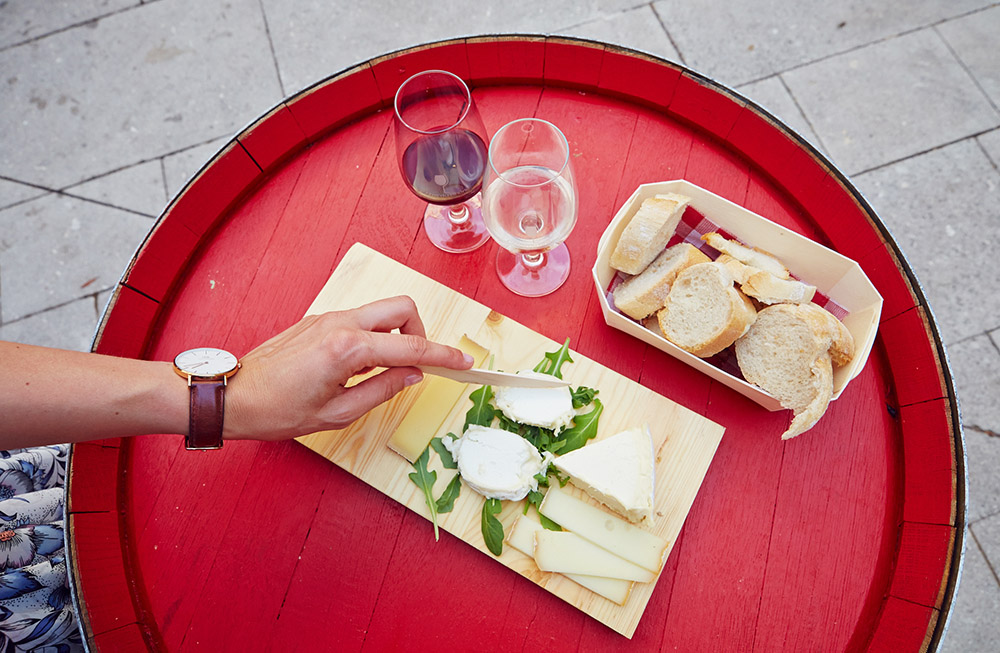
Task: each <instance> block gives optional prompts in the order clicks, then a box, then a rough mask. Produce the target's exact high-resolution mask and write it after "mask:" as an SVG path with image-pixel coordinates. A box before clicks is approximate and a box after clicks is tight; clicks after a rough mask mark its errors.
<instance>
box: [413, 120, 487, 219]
mask: <svg viewBox="0 0 1000 653" xmlns="http://www.w3.org/2000/svg"><path fill="white" fill-rule="evenodd" d="M399 165H400V169H401V170H402V172H403V178H404V179H405V180H406V182H407V183H408V184H409V185H410V187H411V188H412V189H413V192H414V193H416V194H417V196H418V197H420V198H421V199H424V200H427V201H428V202H430V203H431V204H445V205H448V204H458V203H460V202H464V201H466V200H468V199H470V198H471V197H473V196H474V195H475V194H476V193H478V192H479V190H480V188H482V185H483V172H485V170H486V144H485V143H483V140H482V139H481V138H479V136H478V135H476V134H475V133H473V132H471V131H469V130H467V129H454V130H451V131H447V132H444V133H441V134H432V135H429V136H421V137H419V138H418V139H417V140H415V141H413V142H412V143H410V145H409V147H407V148H406V151H405V152H403V158H402V160H401V161H400V164H399Z"/></svg>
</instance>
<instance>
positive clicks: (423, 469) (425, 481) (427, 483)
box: [409, 448, 439, 542]
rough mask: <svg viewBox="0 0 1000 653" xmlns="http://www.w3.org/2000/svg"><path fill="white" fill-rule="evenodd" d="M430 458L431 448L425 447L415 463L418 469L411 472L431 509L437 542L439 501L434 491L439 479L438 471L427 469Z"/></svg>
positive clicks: (410, 475) (414, 465) (413, 479)
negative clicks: (436, 499)
mask: <svg viewBox="0 0 1000 653" xmlns="http://www.w3.org/2000/svg"><path fill="white" fill-rule="evenodd" d="M428 460H430V448H427V449H424V452H423V453H422V454H420V457H419V458H417V460H416V462H414V463H413V467H414V469H416V470H417V471H415V472H410V474H409V477H410V480H411V481H413V482H414V484H416V486H417V487H418V488H420V490H421V491H422V492H423V493H424V501H426V502H427V508H428V510H430V511H431V521H432V522H433V523H434V541H435V542H437V541H438V539H439V533H438V522H437V514H438V511H437V502H436V501H435V500H434V495H433V494H432V491H433V489H434V482H435V481H437V472H435V471H433V470H428V469H427V461H428Z"/></svg>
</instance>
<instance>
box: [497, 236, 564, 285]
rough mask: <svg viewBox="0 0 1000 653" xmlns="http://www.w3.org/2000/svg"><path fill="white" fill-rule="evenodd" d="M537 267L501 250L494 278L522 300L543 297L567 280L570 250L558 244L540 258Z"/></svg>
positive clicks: (520, 256) (520, 255) (498, 254)
mask: <svg viewBox="0 0 1000 653" xmlns="http://www.w3.org/2000/svg"><path fill="white" fill-rule="evenodd" d="M541 256H542V260H541V262H540V263H539V264H538V265H537V266H532V265H531V264H530V261H525V260H524V259H525V257H524V254H515V253H513V252H510V251H507V250H506V249H503V248H500V250H499V251H498V252H497V276H499V277H500V281H501V282H503V285H505V286H507V288H508V289H509V290H510V291H511V292H513V293H517V294H518V295H521V296H522V297H543V296H545V295H548V294H549V293H551V292H554V291H555V290H556V289H558V288H559V286H561V285H563V283H565V282H566V279H568V278H569V268H570V265H569V249H567V248H566V244H565V243H560V244H559V246H558V247H556V248H555V249H551V250H549V251H547V252H545V253H544V254H542V255H541Z"/></svg>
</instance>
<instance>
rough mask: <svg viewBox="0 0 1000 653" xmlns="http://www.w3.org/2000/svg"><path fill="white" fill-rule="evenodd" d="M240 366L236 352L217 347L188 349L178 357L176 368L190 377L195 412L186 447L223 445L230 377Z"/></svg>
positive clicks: (188, 379) (192, 409)
mask: <svg viewBox="0 0 1000 653" xmlns="http://www.w3.org/2000/svg"><path fill="white" fill-rule="evenodd" d="M240 366H241V365H240V362H239V361H238V360H237V359H236V356H233V355H232V354H230V353H229V352H228V351H225V350H223V349H215V348H214V347H198V348H196V349H188V350H187V351H182V352H181V353H179V354H177V356H176V357H175V358H174V372H177V374H179V375H180V376H182V377H184V378H186V379H187V382H188V387H189V388H191V412H190V416H189V418H188V433H187V437H185V438H184V446H185V447H186V448H188V449H220V448H222V424H223V420H224V418H225V415H226V381H227V379H229V377H231V376H232V375H234V374H236V372H237V371H239V369H240Z"/></svg>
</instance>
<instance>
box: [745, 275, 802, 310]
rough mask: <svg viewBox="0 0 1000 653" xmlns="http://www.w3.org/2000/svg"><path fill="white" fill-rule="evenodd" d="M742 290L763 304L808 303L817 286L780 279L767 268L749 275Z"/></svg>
mask: <svg viewBox="0 0 1000 653" xmlns="http://www.w3.org/2000/svg"><path fill="white" fill-rule="evenodd" d="M740 290H742V291H743V292H745V293H746V294H748V295H750V296H751V297H753V298H754V299H756V300H757V301H759V302H760V303H762V304H808V303H809V302H811V301H812V299H813V297H814V296H815V295H816V286H810V285H809V284H808V283H803V282H801V281H797V280H795V279H779V278H778V277H776V276H774V275H773V274H771V273H770V272H767V271H766V270H760V271H759V272H754V273H753V274H751V275H750V276H749V277H747V279H746V281H744V282H742V283H741V284H740Z"/></svg>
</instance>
